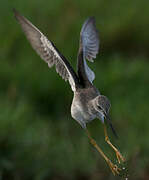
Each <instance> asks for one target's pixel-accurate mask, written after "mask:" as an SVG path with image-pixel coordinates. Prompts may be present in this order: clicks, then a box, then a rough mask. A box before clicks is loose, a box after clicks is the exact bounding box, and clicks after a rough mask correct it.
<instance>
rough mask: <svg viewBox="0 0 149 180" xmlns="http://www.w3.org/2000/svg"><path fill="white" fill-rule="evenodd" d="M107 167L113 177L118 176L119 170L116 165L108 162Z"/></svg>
mask: <svg viewBox="0 0 149 180" xmlns="http://www.w3.org/2000/svg"><path fill="white" fill-rule="evenodd" d="M108 165H109V167H110V169H111V171H112V173H113V175H114V176H115V175H119V173H120V171H121V169H120V168H119V167H118V166H117V165H115V164H113V163H112V162H111V161H110V160H109V161H108Z"/></svg>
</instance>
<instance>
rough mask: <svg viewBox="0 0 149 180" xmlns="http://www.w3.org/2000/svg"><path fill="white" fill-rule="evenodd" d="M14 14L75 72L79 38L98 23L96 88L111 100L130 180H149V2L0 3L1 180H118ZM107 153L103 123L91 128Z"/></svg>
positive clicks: (64, 87)
mask: <svg viewBox="0 0 149 180" xmlns="http://www.w3.org/2000/svg"><path fill="white" fill-rule="evenodd" d="M12 8H16V9H17V10H18V11H20V12H21V13H22V14H23V15H24V16H26V17H27V18H28V19H29V20H30V21H32V22H33V24H35V25H36V26H37V27H38V28H39V29H40V30H41V31H42V32H43V33H44V34H46V35H47V37H48V38H49V39H50V40H52V41H53V42H54V43H55V44H56V46H57V48H58V49H59V50H60V51H61V52H62V53H63V54H64V55H65V56H66V57H67V58H68V59H69V61H70V63H71V64H72V65H73V67H76V58H77V50H78V46H79V33H80V29H81V26H82V24H83V22H84V20H85V19H86V18H87V17H89V16H95V18H96V24H97V28H98V29H99V32H100V42H101V44H100V45H101V46H100V53H99V55H98V56H97V58H96V60H95V63H94V64H92V63H90V64H89V66H90V67H91V68H92V69H93V70H94V72H95V74H96V79H95V81H94V84H95V85H96V87H97V88H99V90H100V92H101V93H102V94H104V95H106V96H108V98H109V99H110V100H111V104H112V108H111V111H110V115H111V119H112V121H113V124H114V126H115V128H116V130H117V132H118V134H119V139H118V140H116V139H115V138H114V137H113V134H112V133H111V130H110V129H108V131H109V136H110V138H111V141H112V142H113V143H114V144H116V145H117V146H118V147H119V149H120V151H121V152H122V154H124V156H125V157H126V159H127V164H128V165H127V166H128V169H129V175H130V179H131V180H148V179H149V118H148V117H149V61H148V58H149V21H148V17H149V3H148V1H146V0H142V1H140V0H131V1H130V0H115V1H108V0H92V1H91V0H82V1H81V0H76V1H73V0H44V1H42V0H38V1H37V0H25V1H21V0H13V1H12V0H1V6H0V180H1V179H2V180H30V179H31V180H59V179H62V180H99V179H100V180H115V179H116V180H117V179H121V178H120V177H114V176H113V175H112V173H111V171H110V169H109V167H108V166H107V164H106V163H105V161H104V160H103V159H102V158H101V156H100V155H99V154H98V153H97V152H96V150H95V149H94V148H93V147H92V146H91V145H90V143H89V141H88V138H87V136H86V134H85V132H84V130H83V129H82V128H81V127H80V125H79V124H77V122H76V121H74V120H73V119H72V117H71V114H70V106H71V101H72V95H73V93H72V92H71V90H70V87H69V84H68V83H65V82H64V81H63V80H62V79H61V78H60V77H59V76H58V75H57V74H56V73H55V69H54V68H52V69H49V68H48V66H47V64H45V63H44V62H43V61H42V60H41V59H40V57H39V56H38V55H37V54H36V53H35V52H34V51H33V49H32V48H31V46H30V45H29V43H28V41H27V40H26V38H25V36H24V34H23V33H22V31H21V28H20V26H19V25H18V23H17V22H16V20H15V19H14V16H13V12H12ZM88 127H89V129H90V131H91V133H92V135H93V136H94V137H95V139H96V140H97V142H98V144H99V145H100V146H101V147H102V149H103V150H104V152H105V153H106V154H107V155H108V156H109V157H110V158H111V159H112V160H113V161H114V162H115V161H116V158H115V154H114V153H113V151H112V150H111V148H110V147H109V146H108V145H107V144H106V143H105V141H104V133H103V126H102V124H101V122H100V121H99V120H95V121H93V122H92V123H90V124H89V125H88Z"/></svg>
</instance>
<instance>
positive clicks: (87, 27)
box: [80, 17, 99, 83]
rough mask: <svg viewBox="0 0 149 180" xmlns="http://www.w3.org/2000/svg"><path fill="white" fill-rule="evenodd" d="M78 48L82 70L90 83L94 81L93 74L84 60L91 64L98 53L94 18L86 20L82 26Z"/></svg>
mask: <svg viewBox="0 0 149 180" xmlns="http://www.w3.org/2000/svg"><path fill="white" fill-rule="evenodd" d="M80 47H82V50H83V61H84V68H85V72H86V75H87V77H88V80H89V81H90V82H91V83H92V81H93V80H94V79H95V74H94V72H93V71H92V70H91V69H90V68H89V67H88V65H87V62H86V59H88V60H89V61H90V62H93V59H94V58H96V55H97V53H98V51H99V35H98V31H97V29H96V26H95V18H94V17H90V18H88V19H87V20H86V21H85V23H84V24H83V26H82V29H81V33H80Z"/></svg>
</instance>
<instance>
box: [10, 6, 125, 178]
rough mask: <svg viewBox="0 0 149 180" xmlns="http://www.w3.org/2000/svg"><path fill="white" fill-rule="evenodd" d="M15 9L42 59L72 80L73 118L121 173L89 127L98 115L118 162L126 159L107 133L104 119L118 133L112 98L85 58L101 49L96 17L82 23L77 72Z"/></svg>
mask: <svg viewBox="0 0 149 180" xmlns="http://www.w3.org/2000/svg"><path fill="white" fill-rule="evenodd" d="M13 12H14V16H15V18H16V20H17V21H18V23H19V24H20V25H21V28H22V30H23V32H24V33H25V35H26V38H27V39H28V41H29V42H30V44H31V46H32V48H33V49H34V50H35V51H36V53H37V54H38V55H39V56H40V57H41V59H43V60H44V61H45V62H46V63H47V64H48V66H49V68H51V67H53V66H55V69H56V72H57V73H58V74H59V75H60V76H61V77H62V78H63V79H64V80H65V81H68V82H69V84H70V87H71V89H72V91H73V94H74V95H73V100H72V104H71V116H72V118H73V119H74V120H76V121H77V122H78V123H79V124H80V125H81V127H82V128H83V129H85V131H86V133H87V136H88V138H89V140H90V142H91V144H92V145H93V146H94V147H95V148H96V149H97V151H98V152H99V153H100V154H101V156H102V157H103V158H104V159H105V161H106V162H107V164H108V165H109V167H110V169H111V171H112V173H113V174H114V175H118V174H119V173H120V171H121V168H119V167H118V165H117V164H114V163H113V162H112V161H111V160H110V159H109V158H108V157H107V156H106V155H105V154H104V152H103V151H102V149H101V148H100V147H99V145H98V144H97V143H96V141H95V140H94V139H93V138H92V136H91V134H90V132H89V130H88V129H87V124H88V123H89V122H91V121H93V120H94V119H96V118H97V119H99V120H100V121H101V122H102V124H103V125H104V134H105V141H106V142H107V143H108V144H109V145H110V146H111V147H112V149H113V150H114V152H115V153H116V157H117V160H118V162H119V163H121V162H124V161H125V158H124V157H123V156H122V154H121V153H120V152H119V150H118V149H117V148H116V147H115V146H114V145H113V144H112V143H111V141H110V139H109V137H108V134H107V129H106V125H105V122H107V123H108V124H109V125H110V127H111V128H112V131H113V133H114V134H115V136H117V134H116V131H115V130H114V128H113V126H112V123H111V120H110V117H109V110H110V107H111V103H110V101H109V99H108V98H107V97H106V96H104V95H102V94H101V93H100V92H99V90H98V89H97V88H96V87H95V86H94V85H93V80H94V79H95V73H94V72H93V71H92V70H91V69H90V68H89V66H88V64H87V61H86V60H88V61H89V62H94V59H95V58H96V55H97V54H98V51H99V44H100V41H99V33H98V30H97V28H96V23H95V18H94V17H89V18H87V19H86V20H85V22H84V23H83V26H82V29H81V32H80V41H79V50H78V56H77V72H75V71H74V69H73V68H72V66H71V65H70V63H69V61H68V60H67V59H66V58H65V57H64V56H63V55H62V54H61V52H60V51H59V50H58V49H57V47H56V46H55V45H54V43H53V42H52V41H50V40H48V38H47V37H46V36H45V35H44V34H43V33H42V32H41V31H40V30H39V29H38V28H37V27H35V26H34V25H33V24H32V23H31V22H30V21H29V20H28V19H26V18H25V17H24V16H22V15H21V14H20V13H19V12H18V11H17V10H16V9H13Z"/></svg>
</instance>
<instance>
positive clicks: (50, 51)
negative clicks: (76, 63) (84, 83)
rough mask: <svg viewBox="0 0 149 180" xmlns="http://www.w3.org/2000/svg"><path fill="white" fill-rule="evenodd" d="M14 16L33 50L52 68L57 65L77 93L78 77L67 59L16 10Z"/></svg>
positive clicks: (59, 72) (60, 73) (57, 70)
mask: <svg viewBox="0 0 149 180" xmlns="http://www.w3.org/2000/svg"><path fill="white" fill-rule="evenodd" d="M14 14H15V17H16V19H17V21H18V22H19V24H20V25H21V27H22V30H23V31H24V33H25V35H26V37H27V39H28V40H29V42H30V43H31V45H32V47H33V49H34V50H35V51H36V52H37V53H38V55H39V56H40V57H41V58H42V59H43V60H44V61H45V62H46V63H48V66H49V67H50V68H51V67H52V66H54V65H55V68H56V72H57V73H58V74H59V75H60V76H61V77H62V78H63V79H64V80H65V81H67V80H68V81H69V83H70V85H71V88H72V90H73V91H75V90H76V86H77V84H78V82H79V81H78V77H77V75H76V73H75V72H74V70H73V68H72V67H71V65H70V64H69V62H68V61H67V60H66V58H65V57H64V56H63V55H62V54H61V53H60V52H59V51H58V49H57V48H56V47H55V45H54V44H53V43H52V42H51V41H49V40H48V39H47V37H46V36H44V34H43V33H42V32H40V31H39V29H37V28H36V27H35V26H34V25H33V24H32V23H31V22H30V21H29V20H27V19H26V18H25V17H23V16H22V15H20V14H19V13H18V12H17V11H16V10H14Z"/></svg>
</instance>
